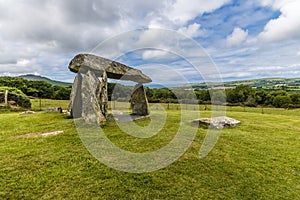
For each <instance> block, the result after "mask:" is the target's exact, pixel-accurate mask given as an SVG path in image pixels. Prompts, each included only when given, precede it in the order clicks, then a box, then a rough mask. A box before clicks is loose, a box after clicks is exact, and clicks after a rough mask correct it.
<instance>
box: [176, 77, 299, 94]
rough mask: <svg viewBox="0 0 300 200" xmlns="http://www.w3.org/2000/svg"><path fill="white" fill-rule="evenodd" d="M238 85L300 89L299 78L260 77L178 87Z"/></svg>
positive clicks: (226, 86) (227, 86) (197, 87)
mask: <svg viewBox="0 0 300 200" xmlns="http://www.w3.org/2000/svg"><path fill="white" fill-rule="evenodd" d="M238 85H248V86H251V87H253V88H263V89H284V90H295V91H296V90H297V91H300V78H261V79H251V80H237V81H228V82H224V83H196V84H187V85H184V86H180V87H181V88H186V89H187V88H193V89H208V88H215V87H219V86H224V87H225V88H232V87H236V86H238Z"/></svg>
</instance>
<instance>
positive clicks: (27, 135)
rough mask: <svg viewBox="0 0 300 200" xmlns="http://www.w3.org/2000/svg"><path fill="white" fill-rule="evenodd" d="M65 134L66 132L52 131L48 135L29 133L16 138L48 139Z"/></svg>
mask: <svg viewBox="0 0 300 200" xmlns="http://www.w3.org/2000/svg"><path fill="white" fill-rule="evenodd" d="M62 133H64V131H52V132H47V133H28V134H25V135H19V136H16V138H30V137H48V136H52V135H59V134H62Z"/></svg>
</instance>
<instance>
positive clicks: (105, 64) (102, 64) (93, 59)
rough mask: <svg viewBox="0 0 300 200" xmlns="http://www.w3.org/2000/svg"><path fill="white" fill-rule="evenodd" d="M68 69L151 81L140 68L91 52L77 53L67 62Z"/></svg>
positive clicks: (141, 81) (138, 81) (125, 78)
mask: <svg viewBox="0 0 300 200" xmlns="http://www.w3.org/2000/svg"><path fill="white" fill-rule="evenodd" d="M69 69H70V70H71V71H72V72H75V73H77V72H81V73H83V74H85V73H87V72H88V71H89V70H90V71H93V72H94V73H95V75H96V76H98V77H100V76H102V74H103V72H104V71H106V73H107V77H108V78H112V79H122V80H129V81H134V82H137V83H150V82H151V81H152V80H151V78H149V77H148V76H146V75H145V74H143V73H142V72H141V71H140V70H137V69H133V68H131V67H128V66H126V65H123V64H121V63H119V62H115V61H112V60H109V59H106V58H102V57H99V56H95V55H91V54H78V55H77V56H75V57H74V58H73V59H72V60H71V62H70V64H69Z"/></svg>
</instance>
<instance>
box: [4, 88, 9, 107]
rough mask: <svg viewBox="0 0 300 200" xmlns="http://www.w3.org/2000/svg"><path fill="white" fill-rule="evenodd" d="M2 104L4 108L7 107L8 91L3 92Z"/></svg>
mask: <svg viewBox="0 0 300 200" xmlns="http://www.w3.org/2000/svg"><path fill="white" fill-rule="evenodd" d="M4 104H5V107H8V90H5V92H4Z"/></svg>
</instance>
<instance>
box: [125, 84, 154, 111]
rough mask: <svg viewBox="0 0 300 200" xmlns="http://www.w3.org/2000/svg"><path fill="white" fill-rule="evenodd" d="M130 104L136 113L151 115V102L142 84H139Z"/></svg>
mask: <svg viewBox="0 0 300 200" xmlns="http://www.w3.org/2000/svg"><path fill="white" fill-rule="evenodd" d="M130 106H131V108H132V112H133V114H135V115H142V116H146V115H149V113H150V111H149V104H148V100H147V97H146V93H145V89H144V86H143V85H142V84H137V85H136V86H135V88H134V90H133V93H132V95H131V99H130Z"/></svg>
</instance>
